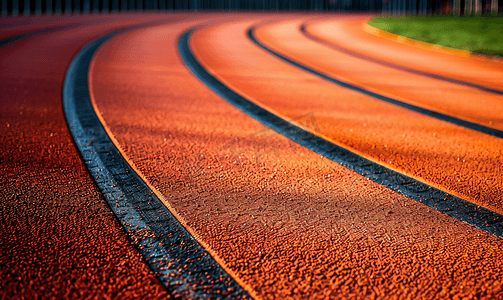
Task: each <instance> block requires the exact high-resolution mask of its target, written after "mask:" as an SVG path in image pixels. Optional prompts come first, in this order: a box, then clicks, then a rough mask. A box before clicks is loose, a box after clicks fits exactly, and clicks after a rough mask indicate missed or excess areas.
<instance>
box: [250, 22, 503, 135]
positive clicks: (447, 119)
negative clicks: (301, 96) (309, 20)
mask: <svg viewBox="0 0 503 300" xmlns="http://www.w3.org/2000/svg"><path fill="white" fill-rule="evenodd" d="M255 30H256V28H255V27H251V28H249V29H248V38H249V39H250V40H251V41H252V42H253V43H255V44H256V45H257V46H259V47H260V48H262V49H263V50H265V51H267V52H269V53H270V54H272V55H274V56H276V57H277V58H279V59H281V60H283V61H285V62H287V63H289V64H291V65H293V66H295V67H298V68H300V69H301V70H303V71H306V72H308V73H311V74H313V75H316V76H318V77H320V78H323V79H325V80H327V81H329V82H331V83H334V84H337V85H338V86H341V87H343V88H347V89H350V90H353V91H356V92H359V93H362V94H364V95H367V96H370V97H373V98H375V99H378V100H381V101H384V102H387V103H390V104H393V105H396V106H399V107H402V108H405V109H408V110H411V111H414V112H417V113H420V114H423V115H425V116H429V117H432V118H435V119H438V120H441V121H445V122H449V123H452V124H455V125H458V126H462V127H465V128H468V129H471V130H475V131H478V132H481V133H485V134H488V135H491V136H494V137H498V138H503V131H501V130H498V129H495V128H491V127H487V126H484V125H480V124H478V123H474V122H470V121H466V120H463V119H459V118H456V117H453V116H450V115H447V114H443V113H440V112H436V111H433V110H430V109H426V108H422V107H419V106H416V105H412V104H409V103H406V102H402V101H399V100H396V99H393V98H389V97H386V96H383V95H380V94H377V93H374V92H372V91H369V90H367V89H365V88H363V87H359V86H356V85H353V84H350V83H347V82H344V81H341V80H339V79H336V78H334V77H332V76H330V75H327V74H324V73H322V72H319V71H316V70H314V69H311V68H310V67H308V66H306V65H303V64H301V63H299V62H296V61H294V60H292V59H290V58H288V57H286V56H284V55H282V54H281V53H278V52H276V51H274V50H273V49H271V48H269V47H267V46H266V45H264V44H263V43H261V42H260V41H259V40H257V39H256V38H255V35H254V31H255Z"/></svg>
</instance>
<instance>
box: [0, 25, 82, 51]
mask: <svg viewBox="0 0 503 300" xmlns="http://www.w3.org/2000/svg"><path fill="white" fill-rule="evenodd" d="M82 26H84V25H82V24H77V23H68V24H64V25H55V26H50V27H45V28H41V29H35V30H30V31H27V32H24V33H20V34H16V35H13V36H10V37H8V38H5V39H3V40H0V47H3V46H7V45H9V44H12V43H15V42H18V41H21V40H25V39H30V38H34V37H36V36H39V35H44V34H49V33H53V32H58V31H63V30H69V29H75V28H78V27H82Z"/></svg>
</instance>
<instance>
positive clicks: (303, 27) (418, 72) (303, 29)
mask: <svg viewBox="0 0 503 300" xmlns="http://www.w3.org/2000/svg"><path fill="white" fill-rule="evenodd" d="M306 26H309V24H306V23H304V24H302V25H301V26H300V27H299V30H300V31H301V32H302V34H303V35H304V36H306V37H307V38H308V39H311V40H313V41H315V42H317V43H319V44H322V45H324V46H326V47H329V48H332V49H334V50H336V51H339V52H342V53H345V54H348V55H351V56H353V57H356V58H360V59H364V60H367V61H370V62H373V63H376V64H380V65H383V66H385V67H389V68H393V69H397V70H401V71H406V72H409V73H413V74H416V75H421V76H425V77H430V78H433V79H438V80H443V81H446V82H450V83H455V84H459V85H464V86H468V87H472V88H476V89H479V90H481V91H484V92H488V93H494V94H498V95H503V91H502V90H498V89H495V88H491V87H487V86H483V85H480V84H476V83H473V82H468V81H464V80H459V79H454V78H450V77H447V76H441V75H437V74H434V73H430V72H425V71H421V70H416V69H413V68H409V67H406V66H402V65H398V64H394V63H391V62H387V61H384V60H380V59H377V58H373V57H370V56H367V55H364V54H360V53H358V52H354V51H352V50H349V49H346V48H344V47H341V46H339V45H335V44H332V43H330V42H328V41H325V40H323V39H321V38H318V37H316V36H314V35H312V34H311V33H309V32H308V31H307V30H306Z"/></svg>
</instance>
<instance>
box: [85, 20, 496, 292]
mask: <svg viewBox="0 0 503 300" xmlns="http://www.w3.org/2000/svg"><path fill="white" fill-rule="evenodd" d="M285 17H287V16H285V15H282V16H281V15H280V16H279V17H276V16H274V15H268V16H266V17H261V16H254V15H251V14H248V15H246V18H244V16H243V15H240V16H237V17H236V18H235V21H234V22H229V20H228V21H227V22H225V23H223V24H222V25H221V26H215V27H208V28H205V29H201V30H200V31H197V32H195V33H194V35H193V36H192V38H191V40H190V45H191V49H192V50H193V51H194V53H195V54H196V55H197V56H198V58H199V59H200V60H201V62H204V63H205V65H207V66H209V65H211V70H212V72H214V74H216V75H217V76H219V78H225V80H226V83H227V84H229V85H232V87H233V88H236V90H237V91H239V92H240V93H242V94H243V95H245V96H247V97H250V98H252V97H251V96H250V95H249V94H250V93H251V91H253V90H255V94H253V99H254V100H256V101H257V102H258V100H260V103H267V105H269V104H271V103H272V102H274V101H278V103H284V104H285V106H286V105H287V103H288V105H289V109H290V110H289V111H286V110H285V111H282V113H283V114H284V115H287V114H290V115H292V116H294V117H297V122H300V123H303V124H305V126H308V127H309V126H311V127H312V129H313V124H315V123H316V122H317V123H318V124H319V125H320V127H321V126H322V125H323V124H325V122H327V119H324V117H323V116H322V115H320V114H318V111H315V112H314V114H313V113H310V112H313V110H312V108H311V106H314V108H316V109H317V105H318V103H317V102H316V101H315V99H316V98H318V97H323V96H324V95H326V94H327V91H326V87H325V86H321V85H322V83H320V82H319V79H318V78H315V77H313V76H310V75H307V74H305V73H303V72H299V71H298V70H297V69H296V68H292V67H290V66H288V65H286V64H284V63H283V62H281V61H279V60H277V59H275V58H272V57H271V56H269V55H268V54H266V53H265V52H264V51H263V50H261V49H259V48H258V47H256V46H255V45H253V44H252V43H251V42H250V41H249V40H248V39H247V37H246V28H247V27H248V26H250V25H252V24H254V23H256V22H258V21H260V20H268V19H278V20H281V18H285ZM243 19H249V20H246V21H245V20H243ZM191 25H192V24H191V23H186V24H179V25H176V26H165V27H159V28H152V29H148V30H147V29H145V30H140V31H136V32H131V33H127V34H123V35H121V36H118V37H116V38H114V39H112V40H110V41H109V42H107V43H106V44H105V45H103V46H102V48H101V51H100V52H99V53H97V54H96V56H95V59H94V61H93V64H92V67H91V69H90V72H89V77H90V87H91V94H92V98H93V101H94V105H95V108H96V111H97V112H98V113H99V114H100V116H101V117H102V119H103V120H104V124H105V127H106V128H107V130H108V131H109V132H110V133H111V134H112V135H113V137H114V138H115V139H116V140H117V143H118V144H119V145H120V147H121V149H122V151H123V153H124V154H125V155H126V157H128V159H129V160H130V161H131V162H132V163H134V165H135V167H136V168H137V169H138V170H139V171H140V172H141V173H142V175H144V177H145V178H146V179H147V181H149V182H150V183H151V184H152V185H153V186H154V187H155V188H156V189H157V190H158V191H159V192H160V193H162V194H163V195H164V198H165V199H166V201H167V204H168V205H169V206H170V207H171V208H172V210H173V211H174V212H175V213H176V214H177V215H178V217H179V218H180V219H181V220H182V222H183V223H184V224H185V225H186V226H187V227H188V228H189V230H190V231H191V232H193V233H194V235H195V236H196V238H197V239H198V240H199V241H201V242H202V244H203V245H205V247H207V249H208V250H209V251H210V252H211V253H212V254H213V255H214V257H215V258H216V259H217V261H219V263H221V264H222V266H224V268H226V269H227V270H228V271H229V273H230V274H232V275H233V276H234V277H235V278H236V280H238V281H239V282H240V283H242V285H243V286H244V287H245V288H246V289H247V290H248V291H250V293H251V294H252V295H253V296H255V297H257V298H262V299H281V298H285V299H286V298H297V299H306V298H312V299H326V298H328V297H329V296H331V297H332V298H344V297H346V298H348V297H349V298H391V297H393V296H400V297H404V298H407V297H410V298H435V297H446V298H453V297H460V298H462V297H465V296H466V297H469V296H472V297H474V296H479V297H487V298H491V297H493V296H496V295H498V293H501V292H502V291H501V282H500V281H499V278H501V275H503V274H502V273H501V272H502V271H501V270H502V267H503V264H502V263H503V260H502V259H503V254H502V253H501V251H499V250H500V249H501V246H503V244H502V241H501V239H499V238H496V237H494V236H491V235H488V234H486V233H485V232H482V231H480V230H477V229H475V228H473V227H472V226H469V225H467V224H464V223H462V222H460V221H457V220H455V219H452V218H450V217H448V216H446V215H445V214H442V213H440V212H438V211H435V210H433V209H430V208H428V207H425V206H423V205H421V204H419V203H417V202H416V201H414V200H411V199H409V198H406V197H404V196H402V195H400V194H397V193H395V192H393V191H391V190H389V189H387V188H385V187H383V186H381V185H378V184H376V183H374V182H372V181H370V180H368V179H366V178H363V177H361V176H359V175H358V174H356V173H354V172H352V171H350V170H348V169H346V168H343V167H341V166H340V165H338V164H336V163H334V162H332V161H327V160H326V159H325V158H323V157H320V156H319V155H317V154H315V153H313V152H311V151H309V150H307V149H306V148H303V147H300V146H298V145H296V144H293V143H290V142H289V141H288V140H287V139H286V138H284V137H282V136H279V135H277V134H275V133H274V132H273V131H271V130H269V129H267V128H264V127H263V126H261V124H260V123H259V122H257V121H255V120H253V119H252V118H250V117H249V116H247V115H246V114H244V113H243V112H241V111H240V110H238V109H236V108H235V107H233V106H232V105H230V104H229V103H227V102H226V101H224V100H223V99H221V98H220V97H218V96H217V95H216V94H214V93H213V92H212V91H211V90H210V89H209V88H208V87H206V86H205V85H204V84H203V83H202V82H200V81H199V80H197V79H195V78H194V77H193V75H192V74H191V73H190V71H189V70H188V69H187V68H186V67H185V66H184V64H183V62H182V61H181V59H180V57H179V54H178V49H177V42H178V37H179V35H181V34H182V33H183V32H185V31H186V30H187V29H188V28H190V27H191ZM252 57H253V59H251V58H252ZM268 83H269V84H268ZM238 84H241V85H239V87H240V88H237V86H238ZM323 84H324V83H323ZM330 86H331V85H330ZM246 87H247V88H246ZM245 88H246V89H245ZM259 89H260V91H259ZM302 90H303V91H302ZM280 91H281V93H280ZM329 92H330V91H329ZM342 93H345V92H339V94H342ZM328 94H330V93H328ZM302 96H305V97H304V98H303V101H302V102H299V101H295V100H298V99H299V98H300V97H302ZM267 97H270V100H268V101H269V102H266V100H267ZM353 98H354V99H355V101H358V97H357V96H353ZM325 100H326V99H325ZM319 101H321V100H319ZM359 105H362V104H359ZM374 105H377V104H374ZM379 105H380V104H379ZM358 107H359V106H356V108H358ZM276 108H282V107H280V106H277V107H276ZM350 108H351V109H354V108H355V106H353V107H350ZM336 109H338V107H335V108H334V107H333V106H331V105H327V106H326V111H327V113H332V111H336ZM387 109H389V108H387ZM361 110H364V108H359V109H357V110H356V112H360V111H361ZM345 114H347V115H348V116H352V114H349V108H348V109H347V110H346V111H345ZM353 114H354V113H353ZM313 116H314V118H313ZM421 125H424V124H421ZM435 125H436V124H435Z"/></svg>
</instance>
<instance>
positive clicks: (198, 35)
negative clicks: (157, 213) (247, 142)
mask: <svg viewBox="0 0 503 300" xmlns="http://www.w3.org/2000/svg"><path fill="white" fill-rule="evenodd" d="M251 25H252V24H251V23H249V22H247V23H241V24H235V25H233V26H226V25H220V26H214V27H209V28H205V29H202V30H198V31H196V32H195V33H194V34H193V36H192V38H191V46H192V50H193V52H194V54H195V56H196V57H197V58H198V59H199V61H200V62H201V63H202V64H203V65H204V66H206V68H207V69H209V70H210V72H212V73H213V74H215V76H217V77H218V78H219V79H220V80H221V81H222V82H224V83H226V84H227V85H228V86H229V87H231V88H232V89H234V90H236V91H237V92H238V93H240V94H241V95H243V96H245V97H246V98H248V99H251V100H252V101H254V102H256V103H258V104H260V105H264V106H265V107H267V108H268V109H270V110H271V111H274V112H276V113H277V114H279V115H281V116H284V118H285V119H294V118H296V117H298V116H300V115H303V114H305V113H307V112H311V113H312V114H313V115H314V116H315V117H316V120H317V123H318V128H317V130H316V131H317V133H319V134H321V135H323V136H324V137H326V138H327V139H329V140H331V141H333V142H334V143H336V144H338V145H342V146H344V147H346V148H348V149H351V150H352V151H354V152H356V153H358V154H361V155H363V156H365V157H367V158H369V159H371V160H373V161H377V162H379V163H380V164H383V165H385V166H387V167H389V168H391V169H394V170H398V171H399V172H401V173H405V174H407V175H409V176H411V177H413V178H417V179H419V180H420V181H423V182H426V183H428V184H431V185H433V186H436V187H439V188H440V189H442V190H444V191H448V192H450V193H453V194H455V195H457V196H459V197H461V198H464V199H466V200H469V201H470V202H473V203H476V204H477V205H481V206H485V207H487V208H490V209H491V210H494V211H497V212H499V213H502V212H503V201H502V196H501V195H502V192H503V190H502V189H503V186H502V182H503V177H502V175H501V174H502V173H501V171H502V163H503V158H502V156H501V149H502V147H503V140H502V139H500V138H495V137H492V136H489V135H486V134H483V133H479V132H476V131H473V130H469V129H466V128H463V127H460V126H457V125H453V124H451V123H447V122H444V121H440V120H437V119H434V118H431V117H427V116H424V115H422V114H419V113H416V112H412V111H409V110H407V109H404V108H400V107H397V106H394V105H391V104H388V103H385V102H382V101H379V100H377V99H375V98H372V97H369V96H365V95H363V94H361V93H359V92H356V91H353V90H350V89H346V88H342V87H340V86H337V85H334V84H333V83H331V82H328V81H326V80H324V79H321V78H320V77H318V76H315V75H311V74H309V73H307V72H305V71H303V70H301V69H299V68H297V67H294V66H292V65H290V64H288V63H286V62H284V61H282V60H280V59H278V58H276V57H274V56H272V55H270V54H269V53H268V52H266V51H264V50H263V49H261V48H259V47H258V46H257V45H255V44H254V43H253V42H252V41H251V40H250V39H249V38H248V36H247V29H248V27H247V26H251ZM230 37H232V39H231V38H230ZM221 53H224V54H225V55H221ZM354 68H357V67H356V66H355V67H354ZM261 74H271V75H270V76H271V77H272V78H274V79H275V80H270V78H267V79H266V80H264V79H263V78H264V77H263V76H261ZM380 76H383V77H385V76H386V74H385V73H384V74H381V75H380ZM291 82H295V84H291ZM439 88H440V87H439Z"/></svg>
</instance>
